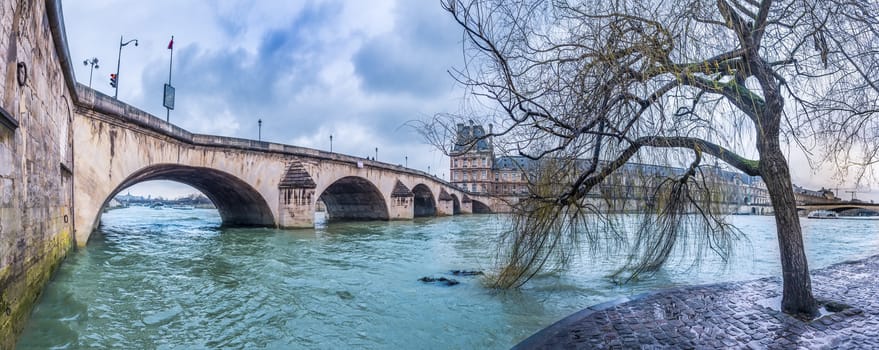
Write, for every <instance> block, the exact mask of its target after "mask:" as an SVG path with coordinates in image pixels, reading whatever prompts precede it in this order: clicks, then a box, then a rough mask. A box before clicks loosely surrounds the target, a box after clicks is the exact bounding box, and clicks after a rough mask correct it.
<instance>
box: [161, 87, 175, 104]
mask: <svg viewBox="0 0 879 350" xmlns="http://www.w3.org/2000/svg"><path fill="white" fill-rule="evenodd" d="M163 104H164V105H165V108H167V109H174V87H173V86H171V85H170V84H165V101H164V102H163Z"/></svg>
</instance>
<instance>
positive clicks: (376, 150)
mask: <svg viewBox="0 0 879 350" xmlns="http://www.w3.org/2000/svg"><path fill="white" fill-rule="evenodd" d="M377 159H378V147H376V148H375V158H372V160H377Z"/></svg>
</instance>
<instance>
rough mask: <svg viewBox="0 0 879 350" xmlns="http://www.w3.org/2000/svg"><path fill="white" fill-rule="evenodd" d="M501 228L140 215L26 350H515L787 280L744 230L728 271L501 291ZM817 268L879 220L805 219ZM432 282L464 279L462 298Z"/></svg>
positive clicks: (33, 327) (59, 292) (770, 238)
mask: <svg viewBox="0 0 879 350" xmlns="http://www.w3.org/2000/svg"><path fill="white" fill-rule="evenodd" d="M504 220H505V219H504V217H502V216H479V215H472V216H457V217H448V218H433V219H419V220H415V221H414V222H411V221H410V222H368V223H338V224H335V223H334V224H330V225H322V226H321V227H318V228H316V229H314V230H272V229H226V228H220V227H219V226H220V218H219V216H218V214H217V212H216V211H214V210H198V209H197V210H191V211H184V210H173V209H164V210H154V209H148V208H128V209H119V210H114V211H111V212H108V213H106V214H104V215H103V219H102V226H101V227H100V230H99V231H96V232H95V233H93V234H92V238H91V240H90V241H89V244H88V246H87V247H86V248H85V249H81V250H79V251H75V252H71V254H70V256H69V257H68V258H67V260H66V261H65V262H64V263H63V264H62V266H61V268H60V269H59V271H58V273H57V275H56V277H55V278H54V280H53V281H52V282H51V283H50V284H49V285H48V287H47V288H46V290H45V292H44V295H43V296H42V298H41V300H40V302H39V304H38V305H37V307H36V308H35V309H34V312H33V315H32V316H31V319H30V321H29V323H28V325H27V328H26V330H25V332H24V334H23V335H22V337H21V338H20V340H19V344H18V347H19V348H20V349H31V348H39V349H44V348H55V349H94V348H114V349H134V348H248V349H250V348H282V349H287V348H322V349H350V348H397V349H404V348H407V349H413V348H418V349H447V348H452V349H454V348H459V349H488V348H508V347H510V346H512V345H514V344H515V343H517V342H518V341H521V340H522V339H524V338H526V337H527V336H529V335H530V334H532V333H534V332H535V331H538V330H539V329H541V328H543V327H545V326H547V325H549V324H551V323H553V322H555V321H557V320H558V319H560V318H562V317H565V316H567V315H568V314H570V313H573V312H575V311H578V310H579V309H582V308H584V307H587V306H590V305H593V304H596V303H600V302H604V301H608V300H611V299H615V298H618V297H621V296H631V295H635V294H639V293H643V292H645V291H650V290H655V289H661V288H668V287H673V286H678V285H686V284H699V283H708V282H718V281H729V280H740V279H749V278H754V277H762V276H766V275H777V274H779V273H780V267H779V262H778V248H777V243H776V241H775V229H774V220H773V218H771V217H733V218H732V221H733V222H734V223H736V224H737V225H738V226H739V227H740V228H741V229H742V230H743V231H744V232H745V233H746V234H747V235H748V236H749V237H750V243H749V244H743V245H741V246H740V248H739V250H738V252H737V254H736V259H735V260H734V261H733V263H732V264H728V265H725V267H724V265H722V264H721V263H720V262H719V261H718V259H713V258H708V259H706V260H705V261H704V262H703V263H702V264H701V265H699V266H696V267H693V266H692V265H691V264H688V263H677V264H674V265H673V266H669V267H667V268H665V269H663V270H662V271H660V272H659V273H657V274H656V275H654V276H652V277H650V278H646V279H642V280H640V281H638V282H635V283H630V284H626V285H623V286H618V285H615V284H613V283H612V282H611V281H610V280H609V279H608V278H607V277H606V276H607V275H608V273H609V272H610V271H612V270H613V269H614V268H615V267H618V266H619V263H620V260H621V257H619V256H616V257H614V256H605V257H602V258H587V257H581V259H580V261H579V262H578V263H577V264H575V266H573V268H572V269H570V270H568V271H566V272H564V273H548V274H544V275H540V276H538V277H537V278H536V279H535V280H532V282H529V284H528V285H526V286H525V287H524V288H522V289H521V290H517V291H508V292H502V293H499V292H495V291H492V290H489V289H487V288H485V287H484V286H483V285H482V284H481V282H480V278H479V277H454V276H451V275H449V270H457V269H468V270H489V269H490V268H491V266H492V258H493V256H494V253H495V249H494V247H493V245H492V243H491V242H492V240H493V238H494V237H495V236H496V235H497V234H498V233H499V232H500V231H501V230H502V229H503V227H504V223H505V221H504ZM802 224H803V230H804V235H805V239H806V249H807V253H808V255H809V259H810V260H809V262H810V264H811V265H810V266H811V267H813V268H816V267H822V266H827V265H829V264H833V263H836V262H840V261H843V260H848V259H856V258H863V257H866V256H869V255H872V254H877V252H879V221H856V220H805V219H804V220H802ZM422 276H435V277H441V276H445V277H448V278H455V279H458V280H459V281H460V282H461V284H459V285H456V286H452V287H443V286H438V285H431V284H424V283H422V282H419V281H418V278H420V277H422Z"/></svg>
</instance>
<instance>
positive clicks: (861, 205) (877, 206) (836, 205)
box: [797, 202, 879, 213]
mask: <svg viewBox="0 0 879 350" xmlns="http://www.w3.org/2000/svg"><path fill="white" fill-rule="evenodd" d="M849 209H866V210H872V211H875V212H879V203H866V202H816V203H805V204H801V205H797V210H798V211H806V212H813V211H816V210H827V211H833V212H837V213H838V212H841V211H844V210H849Z"/></svg>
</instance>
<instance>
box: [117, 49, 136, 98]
mask: <svg viewBox="0 0 879 350" xmlns="http://www.w3.org/2000/svg"><path fill="white" fill-rule="evenodd" d="M132 41H133V42H134V46H137V39H131V40H129V41H127V42H125V43H124V44H123V43H122V36H121V35H120V36H119V54H118V55H116V92H115V93H113V98H114V99H117V100H118V99H119V65H120V64H121V63H122V47H123V46H125V45H128V44H130V43H131V42H132Z"/></svg>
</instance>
